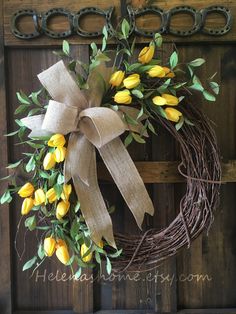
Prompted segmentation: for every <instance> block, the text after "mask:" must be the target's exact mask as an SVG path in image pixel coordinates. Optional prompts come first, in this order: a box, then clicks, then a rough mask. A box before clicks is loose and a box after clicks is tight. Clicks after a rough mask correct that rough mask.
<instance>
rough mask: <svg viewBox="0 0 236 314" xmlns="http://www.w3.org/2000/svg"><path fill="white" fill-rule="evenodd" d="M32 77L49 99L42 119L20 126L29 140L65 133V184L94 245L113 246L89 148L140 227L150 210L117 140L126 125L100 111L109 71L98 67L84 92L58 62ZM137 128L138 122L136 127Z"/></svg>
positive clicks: (108, 112)
mask: <svg viewBox="0 0 236 314" xmlns="http://www.w3.org/2000/svg"><path fill="white" fill-rule="evenodd" d="M38 77H39V80H40V81H41V83H42V84H43V86H44V87H45V88H46V89H47V91H48V92H49V94H50V95H51V96H52V98H53V100H50V101H49V105H48V108H47V112H46V114H45V115H39V116H33V117H27V118H24V119H22V122H23V123H24V124H25V125H26V126H27V127H28V128H30V129H31V130H32V132H31V133H30V136H31V137H36V136H41V135H45V134H52V133H53V134H55V133H61V134H64V135H66V134H69V133H70V136H69V141H68V147H67V156H66V160H65V163H64V176H65V183H66V182H68V181H69V180H70V179H72V180H73V183H74V187H75V191H76V194H77V196H78V199H79V201H80V203H81V211H82V214H83V216H84V218H85V221H86V223H87V226H88V228H89V230H90V233H91V238H92V239H93V241H94V242H95V243H97V244H98V243H99V241H100V240H101V238H102V237H104V238H105V239H106V241H107V242H108V243H109V244H110V245H111V246H113V247H116V245H115V241H114V236H113V230H112V221H111V217H110V215H109V213H108V211H107V209H106V205H105V202H104V199H103V197H102V194H101V192H100V189H99V186H98V180H97V171H96V153H95V147H96V148H97V149H98V151H99V153H100V155H101V157H102V159H103V161H104V163H105V165H106V167H107V168H108V170H109V172H110V174H111V176H112V177H113V179H114V181H115V183H116V185H117V187H118V188H119V190H120V192H121V194H122V195H123V197H124V199H125V201H126V203H127V205H128V207H129V208H130V210H131V212H132V213H133V215H134V218H135V220H136V222H137V224H138V226H139V227H140V228H141V225H142V222H143V218H144V215H145V212H147V213H149V214H151V215H153V213H154V208H153V205H152V202H151V199H150V197H149V195H148V193H147V191H146V189H145V186H144V183H143V181H142V179H141V177H140V175H139V173H138V171H137V169H136V167H135V165H134V163H133V161H132V159H131V157H130V155H129V154H128V151H127V150H126V148H125V147H124V145H123V143H122V141H121V140H120V139H119V136H120V135H121V134H122V133H123V132H124V131H125V130H126V128H127V125H125V123H124V122H123V120H122V116H120V113H117V112H115V111H114V110H112V109H109V108H105V107H100V105H101V101H102V96H103V94H104V92H105V89H106V86H107V82H108V79H109V77H110V69H108V68H106V67H105V66H104V64H102V65H101V66H99V67H97V68H96V69H95V70H94V71H92V72H91V74H90V75H89V78H88V84H89V90H87V91H85V92H82V91H81V90H80V89H79V87H78V86H77V84H76V82H75V80H74V78H73V77H72V76H71V74H70V73H69V71H68V70H67V68H66V67H65V65H64V63H63V62H62V61H60V62H58V63H56V64H55V65H53V66H51V67H50V68H49V69H47V70H46V71H44V72H42V73H40V74H39V75H38ZM124 110H125V109H124ZM129 111H130V114H131V115H135V114H136V113H137V111H136V110H135V109H134V110H133V108H130V110H129ZM35 122H37V125H36V124H35ZM140 123H141V122H140ZM140 127H142V125H141V124H139V125H138V126H137V128H136V129H138V128H140Z"/></svg>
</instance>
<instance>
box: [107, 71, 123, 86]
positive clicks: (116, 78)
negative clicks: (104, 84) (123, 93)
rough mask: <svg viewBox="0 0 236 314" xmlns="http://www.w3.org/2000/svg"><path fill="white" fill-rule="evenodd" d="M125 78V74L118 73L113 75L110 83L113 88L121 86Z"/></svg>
mask: <svg viewBox="0 0 236 314" xmlns="http://www.w3.org/2000/svg"><path fill="white" fill-rule="evenodd" d="M124 76H125V72H123V71H116V72H114V73H113V74H112V76H111V78H110V81H109V83H110V84H111V85H112V86H120V84H121V83H122V82H123V79H124Z"/></svg>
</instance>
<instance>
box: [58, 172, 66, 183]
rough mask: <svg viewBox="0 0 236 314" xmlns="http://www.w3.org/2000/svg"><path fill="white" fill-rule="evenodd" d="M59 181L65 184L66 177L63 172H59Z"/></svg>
mask: <svg viewBox="0 0 236 314" xmlns="http://www.w3.org/2000/svg"><path fill="white" fill-rule="evenodd" d="M57 183H58V184H64V183H65V178H64V176H63V174H61V173H59V175H58V177H57Z"/></svg>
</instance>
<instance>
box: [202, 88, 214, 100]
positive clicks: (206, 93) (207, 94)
mask: <svg viewBox="0 0 236 314" xmlns="http://www.w3.org/2000/svg"><path fill="white" fill-rule="evenodd" d="M203 96H204V98H205V99H206V100H208V101H215V100H216V98H215V96H214V95H212V94H211V93H209V92H208V91H206V90H204V91H203Z"/></svg>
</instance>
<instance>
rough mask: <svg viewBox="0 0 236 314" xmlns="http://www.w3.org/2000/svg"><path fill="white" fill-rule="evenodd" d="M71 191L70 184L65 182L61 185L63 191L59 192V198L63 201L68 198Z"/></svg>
mask: <svg viewBox="0 0 236 314" xmlns="http://www.w3.org/2000/svg"><path fill="white" fill-rule="evenodd" d="M71 192H72V186H71V184H65V185H64V186H63V192H62V193H61V198H62V199H63V200H64V201H65V200H68V199H69V197H70V194H71Z"/></svg>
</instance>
